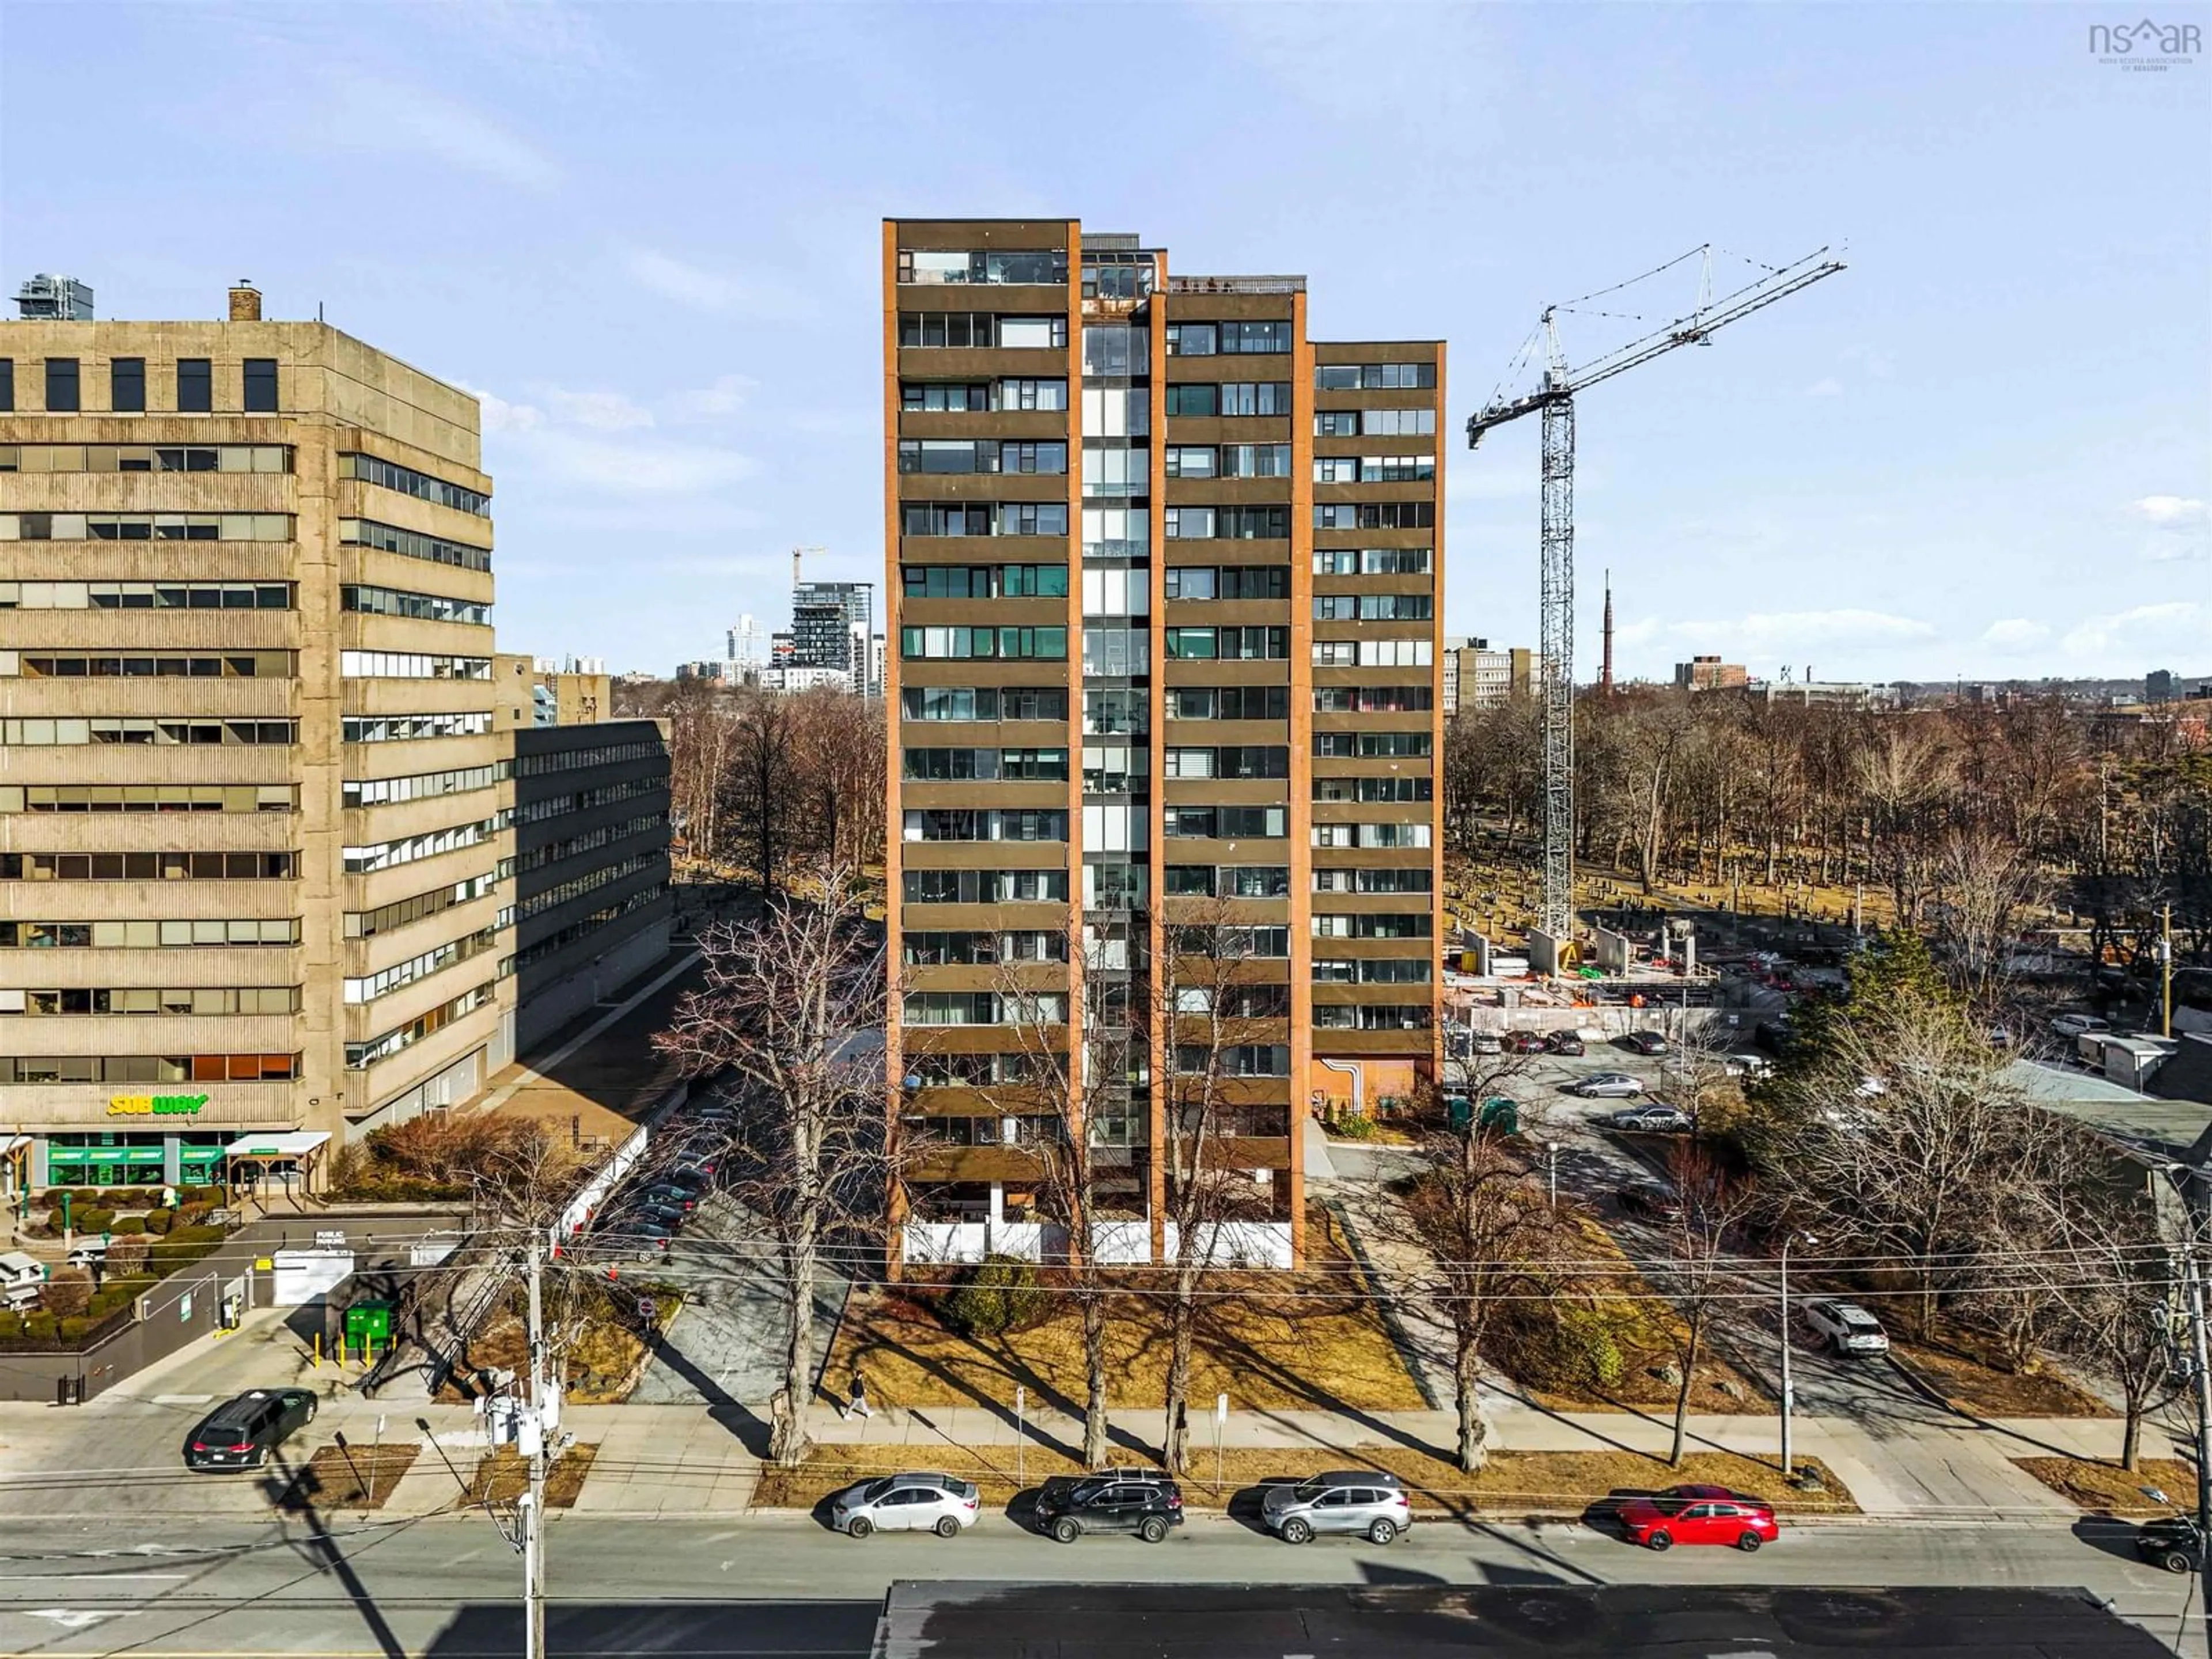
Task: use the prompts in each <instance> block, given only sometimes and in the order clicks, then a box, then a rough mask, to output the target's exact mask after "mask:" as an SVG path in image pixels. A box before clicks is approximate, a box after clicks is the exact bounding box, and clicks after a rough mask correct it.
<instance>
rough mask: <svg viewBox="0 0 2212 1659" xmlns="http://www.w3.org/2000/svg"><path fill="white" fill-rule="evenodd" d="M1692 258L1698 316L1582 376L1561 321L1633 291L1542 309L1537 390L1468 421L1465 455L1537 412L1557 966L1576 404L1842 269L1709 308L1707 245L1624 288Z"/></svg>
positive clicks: (1569, 868)
mask: <svg viewBox="0 0 2212 1659" xmlns="http://www.w3.org/2000/svg"><path fill="white" fill-rule="evenodd" d="M1692 258H1700V259H1701V260H1702V272H1703V274H1702V276H1701V278H1700V281H1699V289H1698V306H1697V309H1696V310H1694V311H1692V312H1691V313H1689V314H1688V315H1687V316H1684V317H1678V318H1676V319H1674V321H1672V322H1670V323H1668V324H1666V325H1664V326H1663V327H1661V328H1657V329H1655V330H1653V331H1651V332H1650V333H1649V334H1645V335H1644V336H1642V337H1639V338H1637V339H1634V340H1631V341H1630V342H1629V343H1627V344H1626V345H1624V346H1621V347H1619V348H1617V349H1614V350H1613V351H1610V352H1607V354H1606V355H1605V356H1602V357H1600V358H1597V359H1596V360H1595V362H1589V363H1585V364H1583V366H1582V367H1581V368H1569V367H1568V366H1567V360H1566V354H1565V351H1564V350H1562V349H1561V348H1560V345H1559V318H1558V313H1559V312H1561V311H1565V310H1571V309H1573V308H1574V307H1577V306H1581V305H1583V304H1585V303H1586V302H1587V301H1591V300H1595V299H1597V298H1598V297H1600V295H1607V294H1613V293H1617V292H1618V291H1620V289H1625V288H1626V287H1628V286H1630V283H1615V284H1614V285H1613V287H1612V288H1607V289H1599V290H1597V292H1596V293H1595V294H1586V295H1583V297H1582V299H1580V300H1571V301H1565V302H1564V303H1562V304H1559V305H1553V306H1547V307H1545V308H1544V313H1543V316H1542V318H1541V320H1540V322H1539V324H1538V330H1539V332H1540V333H1541V336H1542V339H1543V347H1544V372H1543V377H1542V380H1541V382H1540V383H1539V385H1538V386H1537V388H1536V390H1535V391H1534V392H1524V393H1522V394H1520V395H1518V396H1511V395H1507V394H1505V393H1504V392H1502V391H1501V392H1499V393H1498V395H1494V396H1493V397H1492V399H1491V401H1490V403H1489V404H1487V405H1486V406H1485V407H1484V409H1483V410H1482V411H1481V413H1480V414H1477V415H1471V416H1468V422H1467V446H1468V448H1469V449H1473V448H1474V447H1475V446H1476V445H1478V444H1480V442H1481V441H1482V435H1483V434H1484V433H1486V432H1487V431H1489V430H1490V429H1491V428H1492V427H1496V426H1504V424H1505V423H1506V422H1509V421H1517V420H1519V419H1520V418H1521V417H1522V416H1523V415H1528V414H1532V413H1536V412H1539V411H1541V413H1542V415H1543V417H1544V442H1543V481H1544V489H1543V505H1542V508H1541V520H1542V536H1543V580H1542V589H1541V596H1540V600H1539V603H1540V605H1541V622H1540V626H1539V629H1538V641H1537V647H1538V658H1537V667H1536V674H1537V679H1538V682H1539V684H1540V685H1541V696H1542V697H1543V700H1544V897H1543V903H1542V907H1541V912H1540V915H1539V920H1538V926H1539V927H1541V929H1542V930H1543V931H1544V932H1545V933H1547V934H1549V935H1550V936H1551V938H1552V939H1553V941H1554V943H1555V944H1556V945H1558V946H1559V950H1560V951H1561V952H1562V953H1563V956H1562V960H1564V952H1565V950H1566V948H1567V946H1568V945H1569V944H1570V942H1571V940H1572V939H1573V937H1574V925H1575V877H1574V870H1575V850H1574V842H1575V725H1574V713H1575V708H1574V702H1575V394H1576V393H1577V392H1583V391H1586V390H1588V389H1589V387H1591V386H1595V385H1596V384H1597V383H1598V382H1599V381H1601V380H1611V379H1612V378H1613V376H1614V375H1616V374H1626V372H1627V371H1628V370H1630V369H1632V368H1636V367H1637V366H1638V365H1639V364H1642V363H1648V362H1650V361H1651V360H1652V359H1653V358H1654V357H1656V356H1660V355H1661V354H1662V353H1663V352H1668V351H1672V350H1673V349H1674V348H1675V347H1676V346H1686V345H1709V344H1711V336H1712V334H1713V332H1714V331H1715V330H1717V329H1719V328H1722V327H1723V326H1725V325H1728V324H1729V323H1733V322H1735V321H1736V320H1737V319H1739V318H1742V317H1748V316H1749V315H1750V314H1751V313H1753V312H1754V311H1758V310H1761V309H1763V308H1764V307H1767V306H1771V305H1772V304H1773V303H1774V302H1775V301H1777V300H1779V299H1783V298H1784V297H1785V296H1787V295H1792V294H1795V293H1796V292H1797V291H1798V290H1799V289H1802V288H1808V287H1810V286H1811V285H1812V284H1813V283H1817V282H1819V281H1820V279H1821V278H1822V277H1823V276H1834V275H1835V274H1836V273H1837V272H1838V271H1839V270H1842V269H1843V268H1844V265H1843V262H1842V261H1841V260H1840V259H1838V258H1832V256H1831V254H1830V252H1829V250H1828V249H1826V248H1822V249H1820V251H1819V252H1814V253H1808V254H1807V255H1806V256H1805V257H1804V258H1802V259H1800V260H1798V261H1797V262H1796V264H1790V265H1782V266H1772V265H1761V266H1760V267H1759V269H1760V271H1761V274H1760V275H1759V276H1757V277H1755V278H1754V279H1753V281H1752V282H1750V283H1747V284H1746V285H1745V286H1744V287H1742V288H1740V289H1736V290H1735V292H1734V293H1733V294H1729V295H1723V297H1721V298H1720V299H1718V300H1715V299H1714V298H1713V297H1712V288H1713V247H1712V244H1711V243H1710V242H1708V243H1706V244H1705V246H1702V247H1696V248H1692V249H1691V250H1690V252H1687V253H1685V254H1683V255H1682V256H1681V257H1680V258H1677V259H1670V260H1668V262H1667V263H1666V264H1663V265H1661V266H1659V267H1658V268H1657V270H1649V271H1646V272H1644V276H1637V277H1632V278H1631V279H1630V282H1631V283H1640V282H1643V281H1644V280H1645V278H1646V277H1650V276H1658V275H1659V274H1660V273H1661V272H1662V271H1666V270H1672V269H1673V268H1674V266H1676V265H1679V264H1683V263H1684V262H1686V261H1687V260H1689V259H1692ZM1754 263H1756V262H1754ZM1534 340H1535V337H1534V336H1533V335H1532V336H1531V337H1530V344H1529V346H1524V347H1523V348H1522V355H1521V356H1520V357H1519V358H1516V361H1515V368H1513V369H1509V370H1508V371H1507V374H1508V377H1509V378H1510V377H1511V375H1512V374H1514V373H1515V372H1516V370H1517V368H1518V367H1519V365H1520V364H1521V363H1522V362H1525V361H1526V360H1527V358H1528V355H1529V350H1530V346H1533V345H1534Z"/></svg>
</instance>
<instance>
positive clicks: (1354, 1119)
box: [1328, 1112, 1375, 1140]
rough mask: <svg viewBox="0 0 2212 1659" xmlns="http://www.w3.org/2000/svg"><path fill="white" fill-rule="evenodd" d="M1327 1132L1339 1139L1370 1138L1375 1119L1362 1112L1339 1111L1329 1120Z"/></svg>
mask: <svg viewBox="0 0 2212 1659" xmlns="http://www.w3.org/2000/svg"><path fill="white" fill-rule="evenodd" d="M1328 1132H1329V1133H1330V1134H1332V1135H1334V1137H1336V1139H1339V1140H1372V1139H1375V1120H1374V1119H1372V1118H1370V1117H1369V1116H1368V1115H1366V1114H1364V1112H1339V1113H1338V1114H1337V1115H1335V1116H1334V1118H1332V1119H1331V1120H1330V1121H1329V1126H1328Z"/></svg>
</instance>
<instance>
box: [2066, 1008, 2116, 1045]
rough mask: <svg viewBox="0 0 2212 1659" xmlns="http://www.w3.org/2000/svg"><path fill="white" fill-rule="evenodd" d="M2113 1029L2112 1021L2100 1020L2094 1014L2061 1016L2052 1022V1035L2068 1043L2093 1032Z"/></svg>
mask: <svg viewBox="0 0 2212 1659" xmlns="http://www.w3.org/2000/svg"><path fill="white" fill-rule="evenodd" d="M2109 1030H2112V1024H2111V1022H2110V1021H2108V1020H2102V1019H2099V1018H2097V1017H2096V1015H2094V1014H2060V1015H2058V1016H2057V1018H2054V1019H2053V1020H2052V1021H2051V1036H2055V1037H2057V1038H2060V1039H2061V1040H2062V1041H2064V1042H2073V1041H2074V1039H2075V1038H2076V1037H2081V1036H2088V1035H2089V1033H2090V1032H2092V1031H2109Z"/></svg>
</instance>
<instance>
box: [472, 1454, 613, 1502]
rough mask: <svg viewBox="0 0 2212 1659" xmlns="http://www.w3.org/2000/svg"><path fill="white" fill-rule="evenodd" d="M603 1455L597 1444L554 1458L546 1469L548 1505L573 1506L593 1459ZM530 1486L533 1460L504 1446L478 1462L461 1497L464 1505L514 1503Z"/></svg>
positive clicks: (546, 1498) (546, 1499)
mask: <svg viewBox="0 0 2212 1659" xmlns="http://www.w3.org/2000/svg"><path fill="white" fill-rule="evenodd" d="M598 1455H599V1448H598V1447H597V1446H587V1445H575V1446H571V1447H569V1448H568V1450H566V1451H564V1452H562V1454H561V1455H560V1456H558V1457H556V1458H555V1459H554V1460H553V1464H552V1467H551V1468H549V1469H547V1470H546V1471H545V1507H546V1508H548V1509H553V1510H565V1509H569V1508H573V1507H574V1504H575V1502H576V1494H577V1493H578V1492H581V1491H583V1489H584V1477H585V1476H586V1475H587V1474H590V1473H591V1472H592V1459H593V1458H595V1457H597V1456H598ZM529 1489H530V1460H529V1459H527V1458H526V1457H523V1456H521V1455H518V1454H517V1453H516V1452H515V1450H514V1449H513V1447H510V1446H502V1447H501V1448H500V1449H499V1450H497V1451H495V1452H494V1453H492V1455H490V1456H489V1457H487V1458H485V1459H483V1461H482V1462H479V1463H478V1464H477V1472H476V1475H475V1477H474V1479H472V1480H471V1481H470V1482H469V1490H468V1494H467V1496H466V1497H465V1498H461V1499H459V1504H460V1506H461V1507H463V1508H471V1509H472V1508H474V1507H475V1506H476V1505H477V1504H512V1503H513V1501H514V1500H515V1499H516V1498H520V1497H521V1496H522V1494H523V1493H524V1492H527V1491H528V1490H529Z"/></svg>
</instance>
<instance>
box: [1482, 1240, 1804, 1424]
mask: <svg viewBox="0 0 2212 1659" xmlns="http://www.w3.org/2000/svg"><path fill="white" fill-rule="evenodd" d="M1560 1248H1561V1249H1562V1250H1563V1251H1568V1250H1571V1251H1572V1253H1573V1254H1575V1255H1577V1256H1579V1257H1580V1259H1582V1260H1583V1261H1588V1262H1589V1263H1591V1264H1593V1266H1594V1267H1597V1268H1600V1269H1609V1270H1610V1271H1609V1272H1599V1273H1577V1274H1576V1275H1574V1276H1573V1277H1572V1278H1571V1279H1565V1280H1564V1281H1563V1283H1562V1292H1563V1294H1564V1295H1567V1296H1571V1297H1573V1298H1575V1299H1576V1300H1577V1301H1579V1302H1581V1303H1582V1304H1584V1305H1585V1306H1587V1307H1589V1308H1590V1309H1591V1310H1594V1311H1595V1313H1597V1314H1598V1315H1601V1316H1602V1317H1603V1319H1604V1322H1605V1324H1606V1326H1607V1329H1608V1330H1609V1331H1610V1332H1611V1333H1612V1334H1613V1340H1614V1343H1615V1346H1617V1347H1618V1349H1619V1351H1620V1358H1621V1374H1620V1381H1619V1382H1618V1383H1613V1384H1612V1385H1610V1386H1607V1385H1606V1384H1604V1383H1601V1381H1599V1380H1598V1379H1597V1378H1595V1377H1589V1378H1584V1379H1580V1380H1574V1379H1569V1378H1566V1377H1562V1376H1547V1377H1546V1378H1544V1379H1543V1382H1542V1383H1541V1386H1540V1385H1534V1384H1531V1383H1528V1382H1526V1381H1525V1380H1522V1379H1521V1378H1520V1377H1519V1375H1518V1373H1517V1372H1516V1353H1515V1352H1514V1350H1513V1349H1512V1348H1511V1347H1510V1346H1507V1343H1506V1341H1505V1340H1504V1339H1503V1338H1502V1337H1501V1340H1498V1342H1496V1343H1493V1344H1492V1349H1493V1352H1492V1353H1491V1354H1490V1356H1489V1357H1490V1358H1491V1359H1492V1361H1493V1363H1495V1364H1497V1365H1498V1367H1499V1368H1500V1369H1501V1370H1504V1372H1505V1373H1506V1375H1507V1376H1514V1377H1516V1381H1520V1382H1521V1389H1522V1393H1523V1394H1525V1395H1528V1398H1529V1399H1530V1400H1532V1401H1534V1402H1535V1403H1536V1404H1538V1405H1540V1406H1543V1407H1547V1408H1548V1409H1550V1410H1553V1411H1636V1412H1644V1413H1651V1412H1664V1413H1667V1414H1668V1416H1670V1417H1671V1416H1672V1414H1673V1413H1674V1395H1675V1390H1676V1388H1677V1386H1678V1385H1677V1384H1675V1383H1668V1382H1664V1381H1662V1379H1661V1378H1659V1377H1658V1376H1655V1375H1653V1372H1654V1371H1655V1370H1656V1369H1657V1368H1658V1367H1660V1366H1662V1365H1671V1364H1675V1363H1676V1359H1675V1355H1676V1352H1677V1350H1676V1348H1675V1343H1676V1341H1677V1340H1679V1339H1678V1335H1677V1334H1678V1333H1679V1332H1680V1329H1681V1328H1682V1327H1681V1321H1680V1317H1679V1316H1677V1315H1676V1313H1675V1311H1674V1308H1673V1306H1672V1304H1669V1303H1668V1302H1666V1301H1665V1300H1664V1299H1663V1298H1662V1297H1659V1296H1658V1295H1657V1293H1656V1291H1654V1290H1653V1288H1652V1286H1651V1284H1650V1281H1649V1280H1647V1279H1645V1278H1644V1276H1643V1274H1641V1273H1638V1272H1637V1271H1636V1268H1635V1267H1634V1266H1633V1265H1632V1263H1631V1262H1630V1261H1629V1260H1628V1258H1627V1257H1626V1255H1622V1254H1621V1249H1620V1245H1619V1244H1617V1243H1614V1242H1613V1236H1612V1235H1611V1234H1610V1233H1608V1232H1607V1231H1605V1229H1604V1228H1602V1227H1601V1226H1600V1225H1598V1224H1597V1223H1596V1222H1595V1221H1593V1220H1591V1219H1589V1218H1588V1217H1583V1218H1581V1219H1580V1220H1579V1222H1578V1225H1577V1226H1576V1228H1575V1229H1574V1230H1573V1231H1572V1232H1571V1234H1569V1235H1568V1236H1567V1237H1566V1239H1565V1242H1564V1243H1562V1245H1561V1247H1560ZM1552 1306H1553V1304H1543V1313H1544V1316H1547V1317H1548V1316H1550V1314H1551V1310H1552ZM1724 1319H1725V1313H1724V1311H1723V1313H1722V1314H1717V1315H1715V1316H1711V1319H1710V1320H1709V1322H1708V1325H1707V1328H1706V1334H1705V1340H1704V1341H1703V1342H1702V1343H1701V1344H1700V1345H1699V1346H1700V1348H1701V1350H1702V1352H1700V1353H1699V1357H1698V1369H1697V1373H1696V1375H1695V1376H1694V1378H1693V1379H1692V1383H1691V1385H1690V1410H1691V1411H1692V1413H1698V1414H1700V1415H1703V1414H1712V1415H1717V1416H1745V1417H1756V1416H1765V1415H1769V1414H1771V1413H1773V1412H1774V1410H1775V1404H1774V1401H1771V1400H1770V1399H1769V1398H1767V1396H1766V1395H1765V1391H1764V1390H1763V1389H1761V1388H1760V1387H1759V1384H1757V1383H1754V1382H1753V1380H1752V1379H1751V1378H1750V1377H1747V1376H1745V1375H1744V1374H1743V1373H1742V1372H1741V1371H1740V1370H1737V1369H1736V1368H1735V1366H1733V1365H1731V1364H1729V1363H1728V1362H1727V1361H1726V1360H1725V1359H1723V1358H1721V1357H1720V1356H1719V1355H1718V1354H1717V1353H1716V1352H1714V1345H1713V1335H1714V1329H1715V1327H1717V1326H1719V1325H1721V1324H1723V1322H1724Z"/></svg>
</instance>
